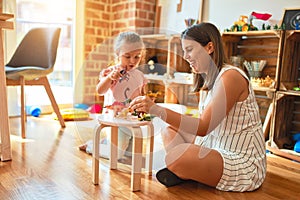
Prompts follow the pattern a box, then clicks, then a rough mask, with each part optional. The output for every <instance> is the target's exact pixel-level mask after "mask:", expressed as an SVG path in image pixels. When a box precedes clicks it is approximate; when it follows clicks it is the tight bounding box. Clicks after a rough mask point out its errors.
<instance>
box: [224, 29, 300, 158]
mask: <svg viewBox="0 0 300 200" xmlns="http://www.w3.org/2000/svg"><path fill="white" fill-rule="evenodd" d="M222 39H223V42H224V46H225V53H226V54H227V56H228V57H230V56H242V57H243V58H244V59H246V60H247V61H252V60H262V59H264V60H267V66H266V67H265V68H264V70H263V72H262V76H263V77H265V76H267V75H269V76H270V77H271V78H272V79H274V80H275V84H274V86H273V87H271V88H266V87H254V90H255V93H256V95H257V96H256V97H257V98H256V99H257V102H258V105H259V107H260V112H261V113H260V114H261V119H262V122H264V128H265V129H266V127H267V124H266V123H269V129H267V130H266V132H265V136H266V140H267V142H266V147H267V149H268V150H269V151H271V152H272V153H274V154H276V155H279V156H283V157H285V158H288V159H291V160H296V161H299V162H300V154H299V153H296V152H293V147H294V144H295V141H293V140H292V136H293V134H295V133H299V132H300V91H294V90H293V88H294V87H297V86H298V87H299V83H300V82H299V81H300V31H299V30H287V31H282V30H279V31H271V30H270V31H249V32H228V33H223V35H222ZM267 107H268V108H267ZM266 111H267V112H266ZM270 115H271V117H270ZM264 119H268V121H264Z"/></svg>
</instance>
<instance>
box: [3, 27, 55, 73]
mask: <svg viewBox="0 0 300 200" xmlns="http://www.w3.org/2000/svg"><path fill="white" fill-rule="evenodd" d="M60 31H61V28H34V29H31V30H30V31H29V32H28V33H27V34H26V35H25V37H24V38H23V40H22V41H21V43H20V44H19V46H18V47H17V49H16V51H15V53H14V54H13V56H12V58H11V59H10V61H9V63H8V64H7V65H8V66H10V67H20V66H38V67H43V68H53V66H54V64H55V60H56V54H57V47H58V42H59V36H60Z"/></svg>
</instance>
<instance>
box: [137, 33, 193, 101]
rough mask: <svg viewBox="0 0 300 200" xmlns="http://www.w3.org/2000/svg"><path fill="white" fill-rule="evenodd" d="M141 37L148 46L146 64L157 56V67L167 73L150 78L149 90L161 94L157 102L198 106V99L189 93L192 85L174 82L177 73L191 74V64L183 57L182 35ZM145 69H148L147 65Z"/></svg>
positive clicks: (149, 71) (145, 70)
mask: <svg viewBox="0 0 300 200" xmlns="http://www.w3.org/2000/svg"><path fill="white" fill-rule="evenodd" d="M141 37H142V39H143V41H144V43H145V46H146V58H145V62H147V61H148V60H149V59H151V58H153V57H154V56H155V57H156V59H157V61H158V63H156V67H158V68H160V67H161V68H165V69H164V70H162V71H165V72H166V73H165V74H164V75H160V76H151V78H149V80H150V83H149V84H148V90H150V91H152V92H158V91H160V92H161V94H160V95H159V96H158V97H157V99H156V102H157V103H163V102H164V103H180V104H184V105H187V106H197V100H196V99H197V97H196V96H195V95H194V94H191V93H190V92H189V91H190V86H191V83H190V82H189V81H186V82H185V83H184V82H178V81H176V80H174V79H173V80H172V78H173V77H174V73H175V72H184V73H190V67H189V64H188V63H187V62H186V61H185V60H184V59H183V57H182V55H183V51H182V47H181V40H180V35H165V34H156V35H142V36H141ZM144 67H146V68H148V66H147V63H145V65H144ZM155 70H156V69H153V70H152V71H151V70H149V69H144V70H142V71H144V72H145V73H155ZM186 94H189V95H186Z"/></svg>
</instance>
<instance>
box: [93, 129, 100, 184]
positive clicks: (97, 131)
mask: <svg viewBox="0 0 300 200" xmlns="http://www.w3.org/2000/svg"><path fill="white" fill-rule="evenodd" d="M102 127H103V126H101V125H99V124H98V125H97V126H96V127H95V128H94V138H93V155H92V156H93V158H92V171H93V183H94V184H95V185H98V183H99V140H100V132H101V129H102Z"/></svg>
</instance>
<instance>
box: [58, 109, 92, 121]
mask: <svg viewBox="0 0 300 200" xmlns="http://www.w3.org/2000/svg"><path fill="white" fill-rule="evenodd" d="M60 113H61V115H62V117H63V119H64V120H65V121H74V120H77V121H79V120H87V119H89V117H90V114H89V112H88V111H86V110H82V109H79V108H66V109H61V110H60ZM52 116H53V118H54V119H55V120H57V119H58V118H57V116H56V114H55V113H52Z"/></svg>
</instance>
